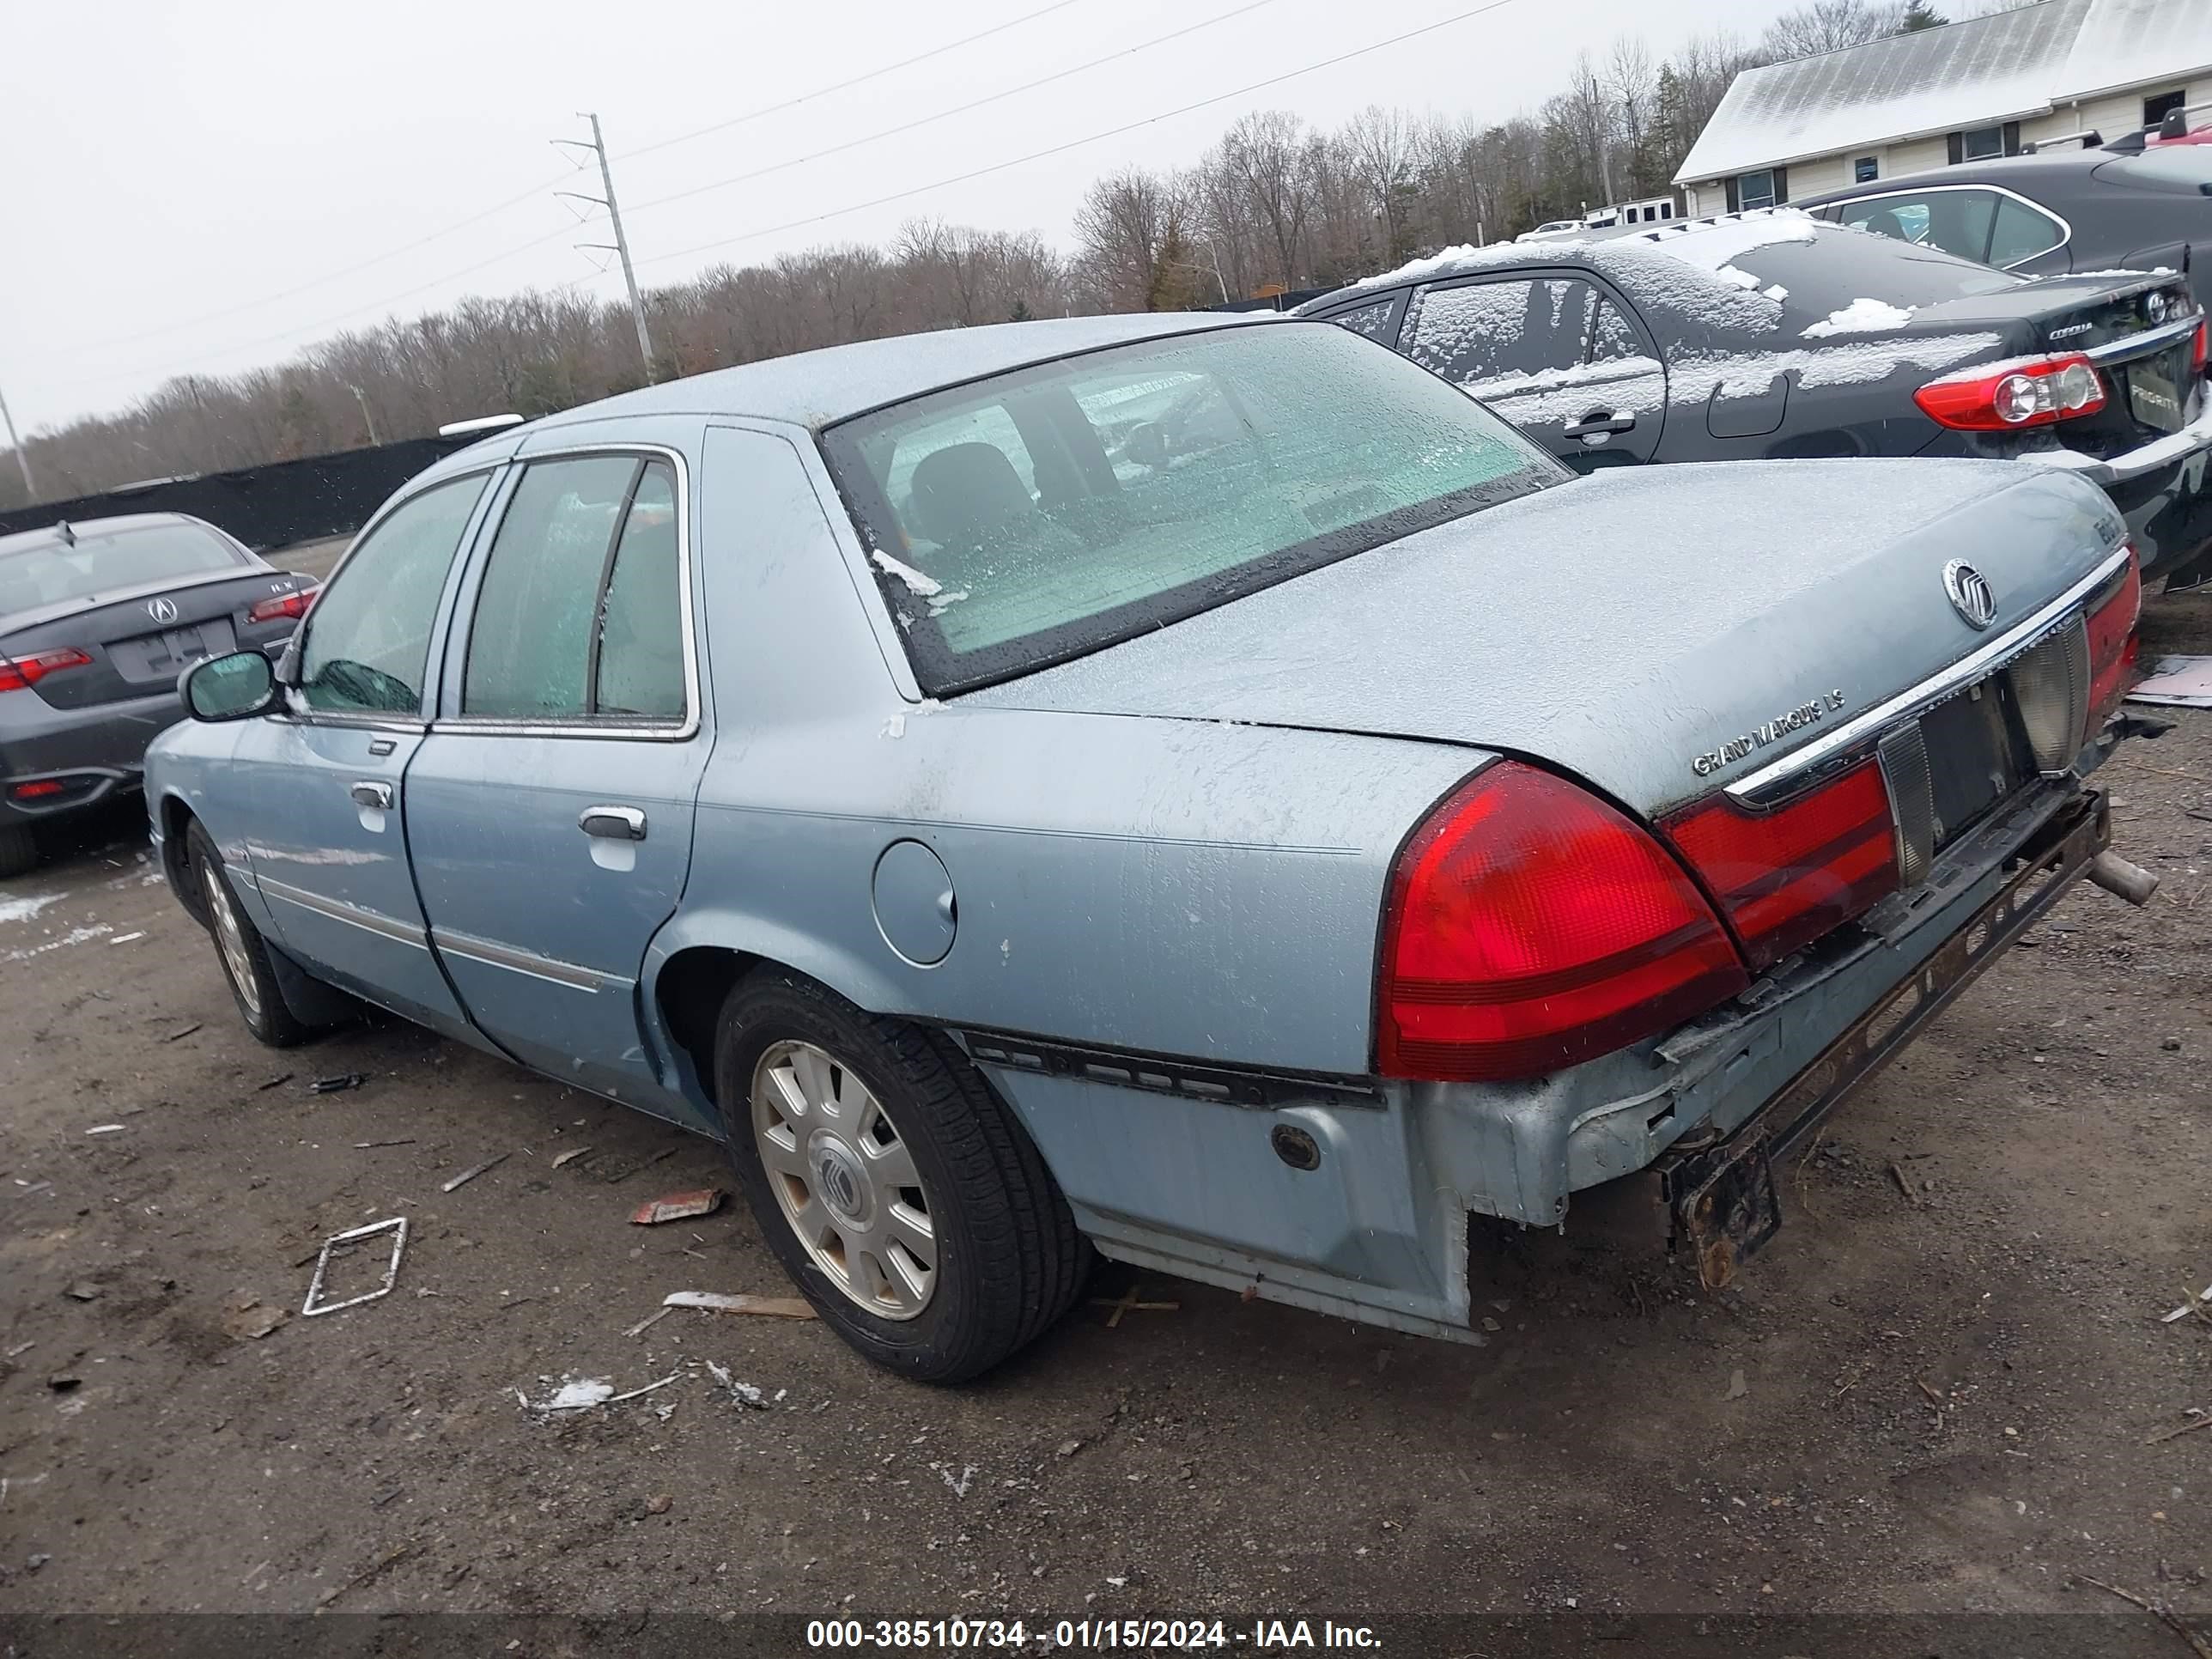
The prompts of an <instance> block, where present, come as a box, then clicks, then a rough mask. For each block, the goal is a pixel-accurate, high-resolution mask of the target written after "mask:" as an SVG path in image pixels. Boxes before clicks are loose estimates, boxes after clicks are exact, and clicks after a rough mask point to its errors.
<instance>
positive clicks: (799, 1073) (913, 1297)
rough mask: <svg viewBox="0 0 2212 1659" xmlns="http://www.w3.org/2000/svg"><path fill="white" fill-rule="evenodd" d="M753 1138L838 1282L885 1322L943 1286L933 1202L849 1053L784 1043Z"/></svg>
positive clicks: (771, 1056)
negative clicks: (848, 1063)
mask: <svg viewBox="0 0 2212 1659" xmlns="http://www.w3.org/2000/svg"><path fill="white" fill-rule="evenodd" d="M752 1127H753V1145H754V1146H755V1147H756V1148H757V1150H758V1152H759V1153H760V1160H761V1165H762V1167H763V1169H764V1170H766V1171H767V1172H768V1184H769V1190H770V1191H771V1192H773V1193H774V1194H775V1200H776V1204H777V1206H778V1207H779V1208H781V1210H782V1212H783V1218H784V1219H785V1220H786V1221H787V1222H788V1223H789V1224H790V1225H791V1230H792V1231H793V1233H795V1234H796V1235H798V1237H799V1243H801V1244H803V1245H805V1247H806V1253H807V1254H808V1255H810V1256H811V1257H812V1258H813V1259H814V1264H815V1266H817V1267H819V1268H821V1269H822V1271H823V1273H825V1274H827V1275H828V1276H829V1282H830V1283H831V1284H833V1285H836V1286H837V1288H838V1289H839V1290H841V1291H844V1293H845V1294H846V1296H848V1297H850V1298H851V1299H852V1301H853V1303H854V1305H856V1306H858V1307H860V1308H864V1309H866V1310H867V1311H868V1312H869V1313H872V1314H873V1315H874V1316H876V1317H877V1318H878V1319H893V1320H904V1319H912V1318H914V1317H915V1316H917V1315H919V1314H920V1313H921V1311H922V1310H924V1309H926V1308H927V1307H928V1306H929V1301H930V1297H933V1295H935V1294H936V1291H937V1267H938V1246H937V1233H936V1229H935V1227H934V1225H933V1222H932V1220H931V1217H932V1213H933V1206H932V1205H931V1204H930V1201H929V1194H928V1192H927V1189H926V1188H924V1187H923V1186H922V1184H921V1172H920V1171H919V1170H916V1169H915V1164H914V1155H913V1153H912V1152H909V1151H908V1147H907V1144H906V1141H905V1140H904V1139H903V1138H902V1136H901V1135H900V1133H899V1132H898V1128H897V1126H896V1125H895V1124H894V1123H893V1122H892V1121H891V1119H890V1114H889V1113H887V1112H886V1111H884V1107H883V1103H882V1102H881V1101H879V1100H878V1099H877V1098H876V1097H875V1096H874V1095H873V1094H872V1093H871V1092H870V1091H869V1090H868V1086H867V1085H866V1084H864V1083H862V1082H861V1081H860V1079H859V1077H857V1076H856V1075H854V1073H853V1072H852V1071H851V1070H850V1069H849V1068H848V1066H846V1065H845V1064H844V1062H843V1061H842V1060H839V1059H837V1058H836V1055H834V1054H830V1053H829V1052H828V1051H827V1050H825V1049H822V1048H817V1047H815V1046H814V1045H813V1044H812V1043H811V1042H777V1043H772V1044H770V1045H769V1049H768V1052H767V1053H765V1054H763V1055H762V1056H761V1058H760V1063H759V1064H758V1065H757V1066H755V1067H754V1068H753V1084H752Z"/></svg>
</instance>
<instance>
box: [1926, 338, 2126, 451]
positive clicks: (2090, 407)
mask: <svg viewBox="0 0 2212 1659" xmlns="http://www.w3.org/2000/svg"><path fill="white" fill-rule="evenodd" d="M1912 401H1913V402H1914V403H1916V404H1919V405H1920V410H1921V413H1923V415H1925V416H1928V418H1929V420H1931V421H1934V422H1936V423H1937V424H1938V425H1941V426H1948V427H1950V428H1953V429H1954V430H1956V431H1960V432H2011V431H2015V430H2017V429H2018V428H2021V427H2027V426H2049V425H2051V423H2052V422H2057V421H2070V420H2072V419H2074V418H2075V416H2081V415H2093V414H2095V413H2096V412H2097V411H2098V410H2100V409H2102V408H2103V407H2104V406H2105V383H2104V381H2103V380H2101V379H2100V378H2099V376H2098V374H2097V370H2096V367H2095V365H2093V363H2091V362H2090V361H2089V360H2088V359H2087V357H2085V356H2082V355H2081V353H2080V352H2078V351H2069V352H2062V353H2059V354H2058V355H2057V356H2049V357H2023V358H2021V359H2019V360H2018V361H2017V362H2009V363H2006V364H2003V365H2002V366H2000V367H1995V368H1993V367H1991V366H1990V365H1989V364H1986V363H1984V364H1983V365H1982V366H1980V367H1979V368H1970V369H1966V370H1965V371H1963V372H1961V373H1960V374H1947V375H1945V376H1944V377H1943V378H1942V380H1930V381H1929V383H1928V384H1927V385H1926V386H1922V387H1921V388H1920V390H1919V391H1917V392H1914V393H1913V394H1912Z"/></svg>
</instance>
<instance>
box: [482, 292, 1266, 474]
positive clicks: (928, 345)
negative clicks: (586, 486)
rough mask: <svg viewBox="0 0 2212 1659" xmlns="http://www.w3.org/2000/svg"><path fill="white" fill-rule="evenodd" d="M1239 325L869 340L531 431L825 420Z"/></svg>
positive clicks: (1074, 320)
mask: <svg viewBox="0 0 2212 1659" xmlns="http://www.w3.org/2000/svg"><path fill="white" fill-rule="evenodd" d="M1237 326H1249V323H1248V322H1247V320H1246V318H1245V317H1244V316H1243V315H1242V314H1237V315H1227V314H1217V313H1205V312H1199V313H1139V314H1138V315H1135V316H1116V317H1071V318H1066V319H1054V320H1050V321H1040V322H1030V323H994V324H990V325H986V326H984V327H981V328H951V329H940V330H939V331H936V332H934V333H929V334H905V335H900V336H897V337H893V338H890V339H883V340H859V341H855V342H854V343H852V344H849V345H837V346H828V347H825V348H823V349H821V350H819V351H801V352H797V353H794V354H793V355H792V356H788V357H769V358H765V359H763V361H761V362H757V363H741V364H739V365H738V367H737V368H718V369H714V370H710V371H709V372H708V373H707V374H693V375H690V376H688V377H686V378H685V379H684V380H670V381H667V382H665V384H663V385H660V386H647V387H645V388H644V389H643V390H642V391H639V392H623V394H622V395H621V396H619V397H615V398H605V399H603V400H602V401H600V402H599V403H595V404H583V405H582V406H580V407H579V408H576V409H571V410H563V411H562V413H560V414H558V415H552V416H547V417H546V418H545V419H544V420H542V421H537V422H532V424H531V425H530V426H529V427H528V428H521V429H522V430H526V431H530V432H542V431H544V430H546V429H548V428H554V427H562V426H574V425H577V424H580V423H581V422H586V421H600V420H606V419H609V418H611V417H614V416H626V415H748V416H753V417H755V418H756V419H759V420H770V421H789V422H792V423H793V424H794V425H798V426H807V427H823V426H827V425H829V424H830V423H831V422H836V421H842V420H843V419H845V418H846V417H847V416H852V415H858V414H860V413H861V412H862V411H863V410H871V409H875V408H878V407H879V406H881V405H882V404H889V403H896V402H898V401H899V400H900V399H902V398H913V397H918V396H920V395H921V393H923V392H933V391H936V390H937V389H938V388H939V387H940V386H957V385H959V384H960V383H961V382H962V381H963V380H979V379H981V378H982V377H983V376H985V375H987V374H1003V373H1005V372H1006V370H1008V369H1012V368H1026V367H1027V366H1028V365H1030V364H1031V363H1041V362H1051V361H1052V360H1053V359H1054V358H1055V357H1065V356H1070V355H1072V354H1073V353H1076V352H1080V351H1091V350H1095V349H1097V348H1099V347H1101V346H1110V345H1121V344H1125V343H1127V342H1130V341H1133V340H1145V339H1152V338H1157V337H1159V336H1162V335H1173V334H1182V333H1188V332H1191V331H1194V330H1198V329H1206V328H1224V327H1237ZM511 430H512V429H511ZM507 435H508V434H501V436H502V437H506V436H507ZM463 453H469V452H467V451H464V452H463Z"/></svg>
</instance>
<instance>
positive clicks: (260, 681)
mask: <svg viewBox="0 0 2212 1659" xmlns="http://www.w3.org/2000/svg"><path fill="white" fill-rule="evenodd" d="M177 689H178V690H179V693H180V694H181V695H182V696H183V697H184V700H185V713H186V714H190V715H191V717H192V718H193V719H194V720H209V721H222V720H252V718H253V717H254V716H255V715H256V714H265V713H266V712H267V711H268V710H269V708H270V707H271V706H272V705H273V704H274V703H275V702H276V670H275V669H274V668H272V667H271V666H270V663H269V659H268V658H267V657H265V656H264V655H263V654H262V653H260V652H258V651H234V652H232V653H230V654H229V655H228V656H227V657H210V658H209V659H207V660H206V661H205V662H201V663H194V664H193V665H191V667H190V668H187V669H186V670H185V673H184V678H182V679H181V680H179V682H178V685H177Z"/></svg>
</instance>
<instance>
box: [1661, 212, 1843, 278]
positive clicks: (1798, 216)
mask: <svg viewBox="0 0 2212 1659" xmlns="http://www.w3.org/2000/svg"><path fill="white" fill-rule="evenodd" d="M1819 235H1820V222H1819V221H1818V220H1816V219H1814V217H1813V216H1812V215H1811V214H1809V213H1805V212H1801V211H1800V210H1797V209H1796V208H1764V209H1759V210H1755V211H1753V212H1750V213H1741V214H1737V215H1735V216H1733V217H1731V218H1727V219H1722V220H1719V221H1717V222H1714V223H1712V224H1710V225H1705V224H1700V225H1690V226H1686V227H1683V228H1680V229H1679V230H1678V231H1677V232H1676V234H1674V235H1672V236H1667V237H1655V238H1653V239H1652V240H1651V241H1650V243H1649V244H1647V246H1652V247H1656V248H1658V249H1659V250H1660V251H1661V252H1664V253H1666V254H1667V255H1668V257H1669V258H1675V259H1680V261H1682V263H1683V264H1688V265H1695V266H1697V267H1698V268H1699V270H1710V271H1712V272H1714V273H1715V274H1716V275H1717V274H1719V272H1720V270H1721V268H1722V267H1723V266H1724V265H1727V264H1730V263H1732V262H1733V261H1735V260H1736V259H1739V258H1742V257H1743V255H1745V254H1747V253H1749V252H1751V251H1752V250H1753V249H1754V248H1762V247H1772V246H1775V245H1776V244H1777V243H1780V242H1810V241H1813V240H1815V239H1817V238H1818V237H1819Z"/></svg>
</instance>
